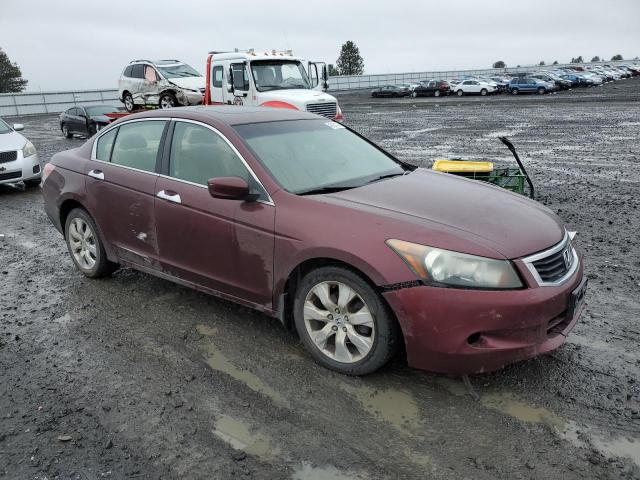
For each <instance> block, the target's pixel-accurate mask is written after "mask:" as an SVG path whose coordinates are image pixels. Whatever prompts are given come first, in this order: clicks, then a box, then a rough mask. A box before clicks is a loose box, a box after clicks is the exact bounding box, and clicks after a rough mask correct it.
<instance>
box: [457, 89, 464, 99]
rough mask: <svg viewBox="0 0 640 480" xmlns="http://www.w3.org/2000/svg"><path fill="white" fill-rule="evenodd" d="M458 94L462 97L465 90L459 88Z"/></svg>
mask: <svg viewBox="0 0 640 480" xmlns="http://www.w3.org/2000/svg"><path fill="white" fill-rule="evenodd" d="M456 95H458V96H459V97H461V96H463V95H464V92H463V91H462V90H458V91H457V92H456Z"/></svg>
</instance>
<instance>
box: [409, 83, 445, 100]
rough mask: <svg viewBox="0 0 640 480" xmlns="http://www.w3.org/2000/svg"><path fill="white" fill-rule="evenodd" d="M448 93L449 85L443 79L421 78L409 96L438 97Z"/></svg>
mask: <svg viewBox="0 0 640 480" xmlns="http://www.w3.org/2000/svg"><path fill="white" fill-rule="evenodd" d="M450 93H451V87H450V86H449V83H447V82H445V81H444V80H423V81H421V82H420V85H418V86H417V87H416V88H414V89H413V92H412V93H411V96H413V97H426V96H431V95H433V96H434V97H439V96H441V95H449V94H450Z"/></svg>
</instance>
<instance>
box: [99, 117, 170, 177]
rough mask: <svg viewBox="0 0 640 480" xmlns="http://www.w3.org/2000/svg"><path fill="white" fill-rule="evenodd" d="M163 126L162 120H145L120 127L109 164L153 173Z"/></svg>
mask: <svg viewBox="0 0 640 480" xmlns="http://www.w3.org/2000/svg"><path fill="white" fill-rule="evenodd" d="M165 124H166V122H165V121H163V120H147V121H143V122H131V123H126V124H124V125H121V126H120V128H119V131H118V136H117V137H116V141H115V144H114V145H113V153H112V154H111V163H115V164H117V165H123V166H125V167H131V168H137V169H138V170H144V171H145V172H153V171H155V169H156V157H157V156H158V149H159V147H160V140H161V139H162V132H163V130H164V126H165Z"/></svg>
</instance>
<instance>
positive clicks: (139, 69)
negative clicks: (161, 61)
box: [131, 63, 144, 78]
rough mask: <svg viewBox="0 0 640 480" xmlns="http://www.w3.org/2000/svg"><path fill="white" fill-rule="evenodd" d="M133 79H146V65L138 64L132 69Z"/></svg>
mask: <svg viewBox="0 0 640 480" xmlns="http://www.w3.org/2000/svg"><path fill="white" fill-rule="evenodd" d="M131 77H132V78H144V65H143V64H142V63H137V64H135V65H133V66H132V68H131Z"/></svg>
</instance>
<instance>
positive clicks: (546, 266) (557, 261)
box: [532, 243, 573, 282]
mask: <svg viewBox="0 0 640 480" xmlns="http://www.w3.org/2000/svg"><path fill="white" fill-rule="evenodd" d="M572 261H573V251H572V249H571V244H570V243H568V244H567V246H566V247H565V248H563V249H562V250H560V251H558V252H556V253H553V254H551V255H549V256H548V257H545V258H541V259H540V260H536V261H535V262H532V263H533V266H534V267H535V269H536V271H537V272H538V275H540V279H541V280H542V281H543V282H557V281H558V280H560V279H561V278H562V277H564V276H565V275H566V274H567V272H568V271H569V269H570V268H571V262H572Z"/></svg>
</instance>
